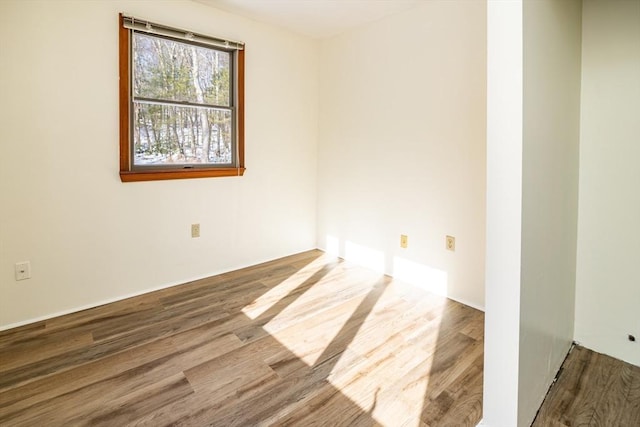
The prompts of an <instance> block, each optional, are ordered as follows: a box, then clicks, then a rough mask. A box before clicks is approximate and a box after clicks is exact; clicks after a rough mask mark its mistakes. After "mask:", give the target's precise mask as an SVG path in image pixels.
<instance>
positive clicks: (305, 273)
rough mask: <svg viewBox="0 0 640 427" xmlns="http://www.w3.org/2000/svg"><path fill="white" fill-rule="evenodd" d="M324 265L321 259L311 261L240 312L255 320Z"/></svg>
mask: <svg viewBox="0 0 640 427" xmlns="http://www.w3.org/2000/svg"><path fill="white" fill-rule="evenodd" d="M325 265H326V259H323V258H322V257H321V258H319V259H317V260H314V261H312V262H311V263H309V264H308V265H306V266H304V267H303V268H301V269H300V270H298V271H297V272H296V273H294V274H292V275H291V276H289V277H287V278H286V279H285V280H283V281H282V282H280V283H279V284H278V285H276V286H274V287H273V288H271V289H269V290H268V291H267V292H265V293H264V294H262V295H261V296H260V297H259V298H257V299H255V300H254V301H253V302H252V303H251V304H249V305H247V306H245V307H243V308H242V312H243V313H244V314H246V315H247V316H249V318H251V319H252V320H253V319H256V318H257V317H259V316H260V315H261V314H263V313H265V312H266V311H268V310H269V309H270V308H271V307H272V306H273V305H275V304H277V303H278V301H280V300H281V299H282V298H284V297H286V296H287V295H289V294H290V293H291V292H293V291H295V290H296V288H298V287H299V286H300V285H302V284H303V283H304V282H305V281H307V280H308V279H309V278H310V277H312V276H313V275H314V274H316V273H317V272H318V271H320V270H321V269H322V268H323V267H324V266H325Z"/></svg>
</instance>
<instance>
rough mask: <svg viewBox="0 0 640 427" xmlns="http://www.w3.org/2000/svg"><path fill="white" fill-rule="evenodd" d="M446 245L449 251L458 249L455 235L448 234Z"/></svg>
mask: <svg viewBox="0 0 640 427" xmlns="http://www.w3.org/2000/svg"><path fill="white" fill-rule="evenodd" d="M445 247H446V248H447V250H448V251H452V252H455V250H456V238H455V237H453V236H447V237H446V239H445Z"/></svg>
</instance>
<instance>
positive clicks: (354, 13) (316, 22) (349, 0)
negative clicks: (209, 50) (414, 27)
mask: <svg viewBox="0 0 640 427" xmlns="http://www.w3.org/2000/svg"><path fill="white" fill-rule="evenodd" d="M196 1H198V2H200V3H204V4H206V5H209V6H213V7H216V8H218V9H222V10H224V11H227V12H231V13H235V14H237V15H241V16H245V17H247V18H250V19H253V20H255V21H260V22H265V23H268V24H273V25H277V26H280V27H284V28H287V29H289V30H291V31H293V32H296V33H298V34H303V35H306V36H309V37H312V38H315V39H322V38H327V37H332V36H334V35H337V34H340V33H341V32H343V31H346V30H348V29H350V28H353V27H357V26H359V25H362V24H365V23H367V22H371V21H375V20H377V19H380V18H383V17H385V16H388V15H391V14H394V13H397V12H400V11H403V10H406V9H409V8H411V7H413V6H414V5H416V4H417V3H420V2H421V1H424V0H196Z"/></svg>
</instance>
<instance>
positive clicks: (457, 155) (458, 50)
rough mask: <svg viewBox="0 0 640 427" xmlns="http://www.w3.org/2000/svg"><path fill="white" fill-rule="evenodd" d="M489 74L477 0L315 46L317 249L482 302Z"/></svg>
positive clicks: (420, 11)
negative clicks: (452, 243)
mask: <svg viewBox="0 0 640 427" xmlns="http://www.w3.org/2000/svg"><path fill="white" fill-rule="evenodd" d="M485 79H486V5H485V3H484V2H469V1H447V2H440V1H438V2H424V3H421V4H419V5H418V6H417V7H415V8H413V9H411V10H410V11H407V12H403V13H399V14H396V15H393V16H391V17H388V18H386V19H383V20H380V21H377V22H374V23H371V24H368V25H365V26H363V27H359V28H357V29H354V30H352V31H349V32H347V33H344V34H342V35H340V36H337V37H335V38H332V39H329V40H325V41H323V42H322V45H321V56H320V88H321V90H320V93H321V95H320V96H321V109H320V138H319V147H318V148H319V149H318V165H319V166H318V167H319V174H318V245H319V247H321V248H323V249H327V250H329V251H334V252H337V253H339V254H340V255H341V256H343V257H346V258H347V259H351V260H354V261H356V262H361V263H363V264H365V265H368V266H369V267H372V268H376V269H378V270H380V271H384V272H386V273H388V274H391V275H394V276H396V277H400V278H402V279H404V280H408V281H410V282H414V283H415V284H417V285H420V286H424V287H426V288H429V289H434V290H436V291H439V292H442V293H446V294H447V295H448V296H449V297H451V298H454V299H457V300H460V301H462V302H465V303H468V304H470V305H473V306H476V307H484V286H483V281H484V223H485V201H484V198H485V138H484V135H485V126H486V116H485V111H486V104H485V91H486V90H485V88H486V85H485ZM400 234H407V235H408V236H409V247H408V248H407V249H401V248H400V245H399V243H400ZM447 234H449V235H453V236H455V237H456V251H455V252H449V251H446V250H445V235H447Z"/></svg>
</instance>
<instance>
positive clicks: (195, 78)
mask: <svg viewBox="0 0 640 427" xmlns="http://www.w3.org/2000/svg"><path fill="white" fill-rule="evenodd" d="M133 53H134V97H143V98H153V99H161V100H168V101H180V102H194V103H199V104H210V105H219V106H230V105H231V104H230V101H231V99H230V98H231V97H230V87H231V85H230V84H229V83H230V79H229V76H230V74H229V73H230V67H229V63H230V57H231V55H230V54H229V53H228V52H224V51H220V50H216V49H212V48H205V47H200V46H196V45H190V44H187V43H180V42H177V41H173V40H167V39H163V38H159V37H154V36H149V35H146V34H141V33H134V37H133Z"/></svg>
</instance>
